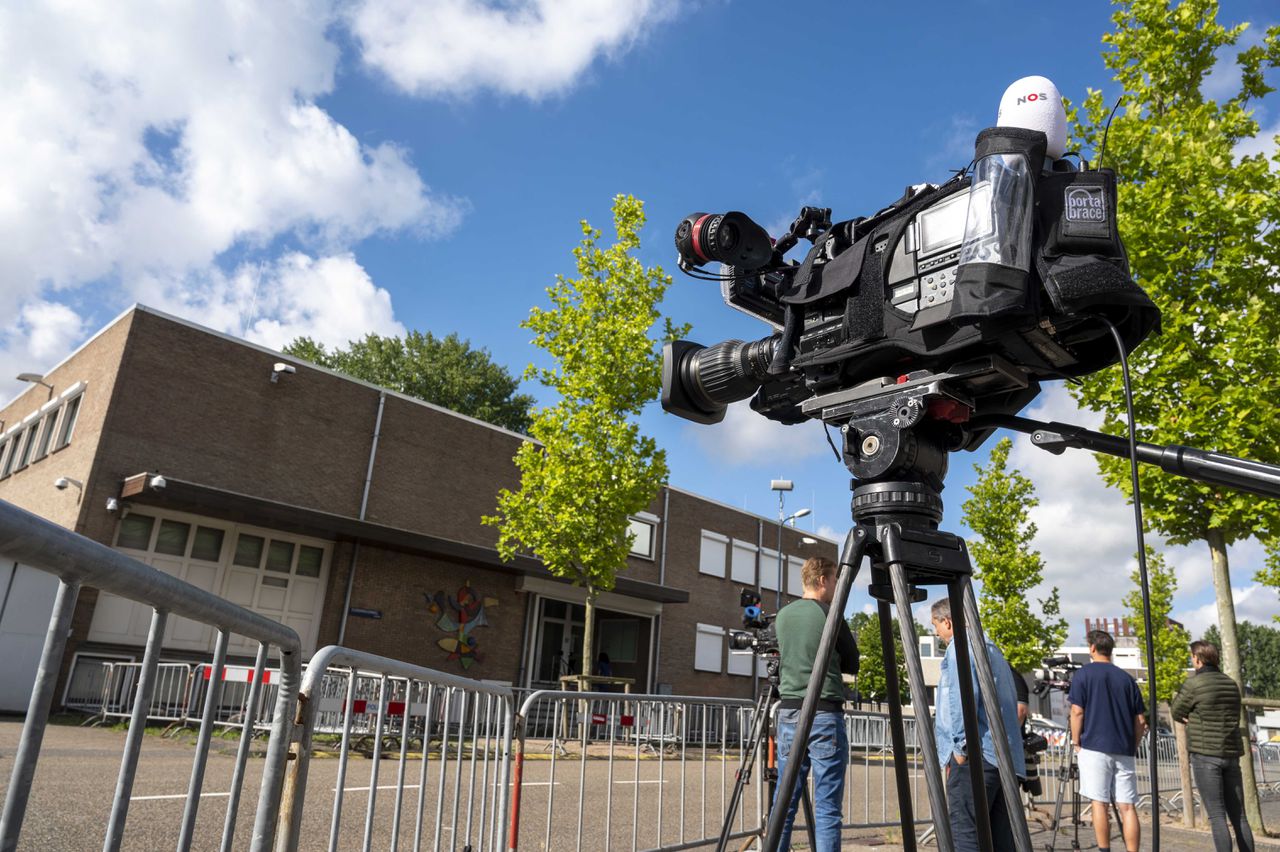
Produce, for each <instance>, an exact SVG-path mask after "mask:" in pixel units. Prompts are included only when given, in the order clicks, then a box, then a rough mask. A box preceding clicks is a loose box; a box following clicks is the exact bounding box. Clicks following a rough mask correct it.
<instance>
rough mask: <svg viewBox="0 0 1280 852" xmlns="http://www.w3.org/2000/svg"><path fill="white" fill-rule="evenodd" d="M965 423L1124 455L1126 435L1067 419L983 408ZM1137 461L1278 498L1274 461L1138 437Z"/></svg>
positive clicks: (1045, 446) (1279, 479)
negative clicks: (1051, 420)
mask: <svg viewBox="0 0 1280 852" xmlns="http://www.w3.org/2000/svg"><path fill="white" fill-rule="evenodd" d="M966 425H967V426H968V427H969V428H971V429H975V430H976V429H983V428H991V427H998V428H1004V429H1011V430H1013V431H1014V432H1022V433H1024V434H1027V435H1030V436H1031V442H1032V443H1033V444H1035V445H1036V446H1037V447H1039V448H1041V449H1042V450H1048V451H1049V452H1051V453H1053V454H1054V455H1059V454H1061V453H1062V451H1063V450H1064V449H1066V448H1067V447H1074V448H1077V449H1083V450H1092V451H1093V452H1095V453H1106V454H1107V455H1110V456H1118V457H1120V458H1128V457H1129V441H1128V439H1127V438H1121V437H1117V436H1115V435H1107V434H1104V433H1102V432H1094V431H1092V430H1090V429H1084V428H1082V427H1080V426H1072V425H1071V424H1070V423H1043V422H1041V421H1039V420H1030V419H1028V418H1026V417H1015V416H1013V415H1005V414H989V415H983V416H980V417H974V418H973V419H972V420H970V421H969V423H968V424H966ZM1138 461H1140V462H1144V463H1146V464H1151V465H1155V466H1156V467H1159V468H1160V469H1161V470H1164V471H1166V472H1168V473H1173V474H1176V475H1178V476H1184V477H1186V478H1187V479H1194V480H1196V481H1197V482H1204V483H1206V484H1208V485H1222V486H1225V487H1227V488H1231V489H1234V490H1236V491H1244V492H1245V493H1248V494H1256V495H1258V496H1259V497H1270V498H1273V499H1280V465H1274V464H1267V463H1265V462H1259V461H1253V460H1252V459H1242V458H1237V457H1235V456H1229V455H1227V454H1226V453H1216V452H1213V451H1210V450H1198V449H1196V448H1195V447H1180V446H1176V445H1172V444H1171V445H1169V446H1167V447H1166V446H1161V445H1159V444H1148V443H1146V442H1143V441H1139V442H1138Z"/></svg>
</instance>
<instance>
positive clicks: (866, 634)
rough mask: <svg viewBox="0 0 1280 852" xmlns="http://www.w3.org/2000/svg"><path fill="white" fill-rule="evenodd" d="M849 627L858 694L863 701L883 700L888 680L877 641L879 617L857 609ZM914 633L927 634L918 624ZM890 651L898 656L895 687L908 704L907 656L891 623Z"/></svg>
mask: <svg viewBox="0 0 1280 852" xmlns="http://www.w3.org/2000/svg"><path fill="white" fill-rule="evenodd" d="M849 630H850V632H852V633H853V638H854V639H855V640H856V641H857V643H858V694H859V695H860V696H861V698H862V700H863V701H875V702H882V701H885V700H886V699H887V697H888V695H889V682H888V681H887V680H886V679H885V669H884V649H883V647H882V646H881V644H880V617H879V615H877V614H876V613H874V612H857V613H854V614H853V616H852V617H851V618H850V619H849ZM916 635H917V636H928V635H929V633H928V631H926V630H925V629H924V628H923V627H922V626H921V625H920V624H919V623H917V624H916ZM893 653H894V655H895V656H896V657H897V660H898V666H897V669H898V670H897V675H896V676H897V678H898V689H899V691H900V694H901V697H902V703H903V704H904V705H906V704H910V703H911V683H910V681H908V680H907V665H906V657H904V656H903V652H902V635H901V633H900V631H899V630H898V625H897V624H896V623H895V624H894V625H893Z"/></svg>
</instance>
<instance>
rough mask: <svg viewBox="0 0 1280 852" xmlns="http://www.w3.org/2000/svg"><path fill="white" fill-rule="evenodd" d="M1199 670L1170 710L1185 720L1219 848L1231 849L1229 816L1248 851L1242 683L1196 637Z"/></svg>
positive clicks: (1198, 783)
mask: <svg viewBox="0 0 1280 852" xmlns="http://www.w3.org/2000/svg"><path fill="white" fill-rule="evenodd" d="M1191 657H1192V660H1193V662H1194V664H1195V667H1196V673H1195V674H1194V675H1192V676H1191V677H1190V678H1188V679H1187V682H1186V683H1184V684H1183V685H1182V689H1180V690H1178V694H1177V695H1175V696H1174V697H1173V704H1172V705H1171V706H1170V708H1169V712H1170V713H1171V714H1172V715H1173V718H1174V719H1176V720H1177V721H1179V722H1186V723H1187V749H1188V751H1190V752H1191V772H1192V774H1193V775H1195V777H1196V787H1198V788H1199V790H1200V797H1201V798H1202V799H1203V800H1204V809H1205V812H1206V813H1207V814H1208V815H1209V827H1210V828H1211V829H1212V831H1213V847H1214V849H1216V850H1217V852H1231V834H1230V832H1229V831H1228V830H1227V821H1228V820H1230V822H1231V825H1232V826H1233V827H1234V828H1235V831H1236V840H1237V842H1239V844H1240V848H1241V849H1242V850H1244V852H1253V831H1252V830H1251V829H1250V828H1249V823H1248V821H1247V820H1246V819H1245V818H1244V781H1243V780H1242V778H1241V774H1240V758H1241V757H1242V756H1243V755H1244V743H1243V742H1242V740H1243V738H1242V737H1241V735H1240V687H1239V686H1237V685H1236V682H1235V681H1234V680H1232V679H1231V678H1229V677H1228V676H1227V675H1225V674H1223V673H1222V672H1221V671H1220V670H1219V669H1218V649H1217V647H1216V646H1215V645H1213V644H1212V643H1211V642H1192V643H1191Z"/></svg>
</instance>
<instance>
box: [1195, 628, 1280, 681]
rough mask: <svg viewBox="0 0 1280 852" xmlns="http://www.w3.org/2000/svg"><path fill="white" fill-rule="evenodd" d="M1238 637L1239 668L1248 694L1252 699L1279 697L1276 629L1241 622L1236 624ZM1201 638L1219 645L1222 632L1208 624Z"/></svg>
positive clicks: (1278, 637) (1279, 646)
mask: <svg viewBox="0 0 1280 852" xmlns="http://www.w3.org/2000/svg"><path fill="white" fill-rule="evenodd" d="M1236 628H1237V631H1238V633H1237V635H1238V636H1239V639H1240V670H1241V672H1240V673H1241V676H1242V677H1243V678H1244V682H1245V686H1246V687H1247V688H1248V689H1249V694H1251V695H1252V696H1254V697H1255V698H1280V630H1277V629H1276V628H1274V627H1269V626H1267V625H1265V624H1254V623H1252V622H1249V621H1242V622H1240V623H1239V624H1237V625H1236ZM1204 641H1206V642H1212V643H1213V644H1214V645H1217V646H1218V647H1219V648H1221V647H1222V645H1221V642H1222V635H1221V633H1219V632H1218V628H1217V627H1216V626H1214V625H1210V626H1209V629H1208V630H1206V631H1205V633H1204Z"/></svg>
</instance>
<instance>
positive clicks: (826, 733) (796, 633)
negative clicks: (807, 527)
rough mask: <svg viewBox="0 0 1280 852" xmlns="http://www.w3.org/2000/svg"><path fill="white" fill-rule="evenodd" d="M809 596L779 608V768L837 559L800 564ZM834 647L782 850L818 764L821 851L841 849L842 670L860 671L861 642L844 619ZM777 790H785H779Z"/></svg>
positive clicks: (845, 746)
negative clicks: (859, 646)
mask: <svg viewBox="0 0 1280 852" xmlns="http://www.w3.org/2000/svg"><path fill="white" fill-rule="evenodd" d="M800 579H801V582H802V583H803V584H804V597H802V598H801V599H800V600H798V601H792V602H791V603H789V604H787V605H786V606H784V607H783V608H782V609H781V610H779V611H778V617H777V619H776V620H775V621H774V625H775V628H776V631H777V636H778V649H779V654H780V656H781V665H780V669H779V683H778V693H779V695H781V696H782V701H781V703H780V705H779V708H778V774H779V775H780V776H781V775H782V773H783V772H784V770H785V769H786V760H787V758H788V757H790V755H791V744H792V741H793V740H794V738H795V730H796V719H797V718H798V717H799V715H800V705H801V704H803V703H804V696H805V691H806V689H807V688H808V686H809V676H810V674H812V673H813V663H814V658H815V657H816V656H817V654H818V642H819V640H820V639H821V637H822V627H823V625H824V624H825V623H826V620H827V609H828V607H829V606H830V605H831V600H832V598H834V597H835V591H836V564H835V563H834V562H832V561H831V560H830V559H824V558H822V557H820V556H815V557H812V558H810V559H808V560H806V561H805V563H804V567H803V568H801V569H800ZM835 651H836V652H835V653H834V654H833V655H832V657H831V661H830V663H829V664H828V665H827V674H826V677H825V678H824V679H823V682H822V697H821V700H819V702H818V711H817V713H815V714H814V717H813V727H812V728H811V729H810V731H809V741H808V748H807V750H806V752H805V756H804V758H803V761H802V763H801V766H800V773H799V774H798V775H797V776H796V787H795V790H793V791H792V793H791V802H790V805H789V806H788V808H787V823H786V829H785V830H784V831H783V833H782V839H781V842H780V843H779V844H778V849H779V850H786V849H789V848H791V847H790V843H791V824H792V822H793V821H794V820H795V816H796V808H797V807H798V805H799V802H800V790H801V789H802V788H803V787H804V784H805V779H806V777H807V776H808V774H809V769H810V767H812V769H813V782H814V786H813V817H814V823H815V825H814V836H815V838H816V840H817V852H838V850H839V849H840V824H841V822H843V814H842V813H841V807H840V805H841V799H842V798H843V796H844V775H845V767H846V765H847V764H848V762H849V737H848V735H847V734H846V733H845V727H844V700H845V692H844V682H843V681H842V680H841V677H840V674H841V672H843V673H845V674H857V673H858V645H857V643H856V642H854V639H853V633H851V632H850V631H849V625H848V623H847V622H845V620H844V619H841V620H840V628H839V632H838V633H837V634H836V648H835ZM776 795H779V796H780V795H782V791H781V790H779V791H778V793H777V794H776Z"/></svg>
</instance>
